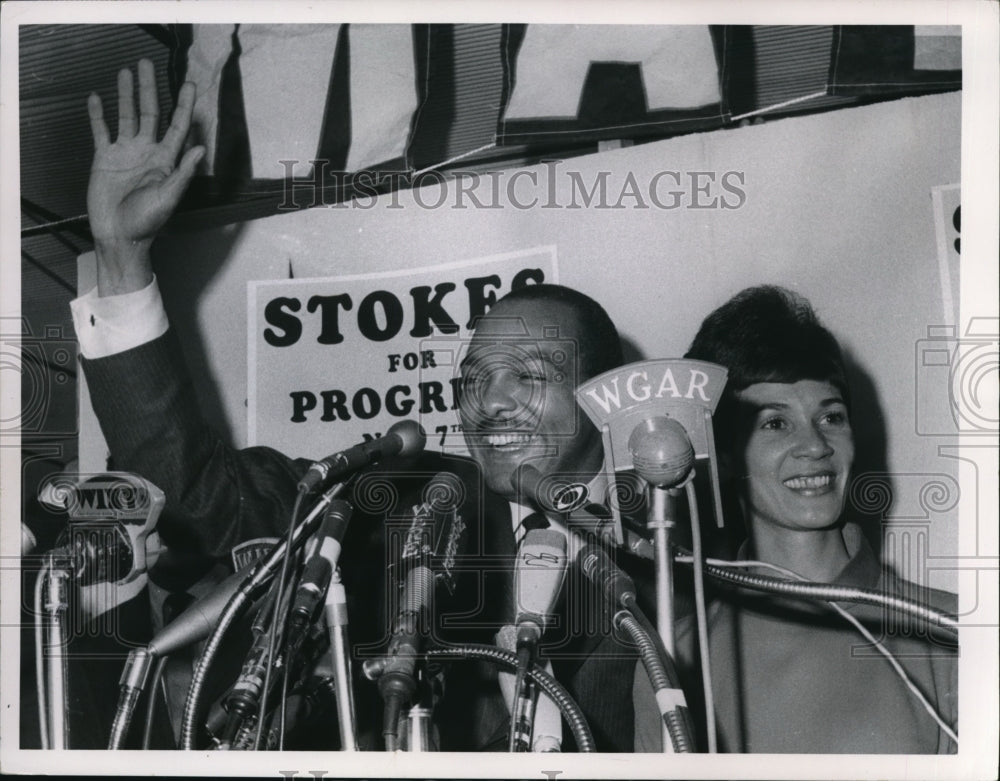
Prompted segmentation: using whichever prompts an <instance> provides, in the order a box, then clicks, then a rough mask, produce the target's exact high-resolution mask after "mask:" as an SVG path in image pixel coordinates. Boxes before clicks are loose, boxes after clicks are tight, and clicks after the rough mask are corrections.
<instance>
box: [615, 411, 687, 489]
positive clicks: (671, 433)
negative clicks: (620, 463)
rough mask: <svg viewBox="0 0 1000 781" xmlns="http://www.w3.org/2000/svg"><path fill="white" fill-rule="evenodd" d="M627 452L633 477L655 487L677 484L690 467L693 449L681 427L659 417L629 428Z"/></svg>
mask: <svg viewBox="0 0 1000 781" xmlns="http://www.w3.org/2000/svg"><path fill="white" fill-rule="evenodd" d="M628 449H629V453H631V454H632V465H633V466H634V467H635V471H636V474H638V475H639V477H641V478H642V479H643V480H645V481H647V482H648V483H650V484H651V485H655V486H657V487H658V488H670V487H672V486H675V485H677V484H678V483H680V482H681V481H682V480H684V478H685V477H687V475H688V472H690V471H691V467H692V466H694V448H693V447H692V446H691V440H690V438H689V437H688V435H687V431H685V430H684V426H682V425H681V424H680V423H678V422H677V421H676V420H674V419H673V418H668V417H666V416H665V415H659V416H657V417H655V418H648V419H647V420H644V421H642V423H640V424H639V425H638V426H636V427H635V428H634V429H632V434H631V435H630V436H629V438H628Z"/></svg>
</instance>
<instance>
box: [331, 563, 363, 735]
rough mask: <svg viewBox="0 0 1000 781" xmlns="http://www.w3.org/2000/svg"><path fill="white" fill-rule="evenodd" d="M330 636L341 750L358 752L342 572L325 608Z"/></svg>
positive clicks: (337, 573)
mask: <svg viewBox="0 0 1000 781" xmlns="http://www.w3.org/2000/svg"><path fill="white" fill-rule="evenodd" d="M323 615H324V617H325V618H326V627H327V632H329V634H330V657H331V659H332V662H333V682H334V690H335V692H336V697H337V723H338V725H339V727H340V750H341V751H357V750H358V738H357V728H356V717H355V715H354V714H355V712H354V690H353V688H352V687H351V681H352V680H353V679H352V677H351V657H350V654H349V652H348V649H349V648H350V644H349V643H348V641H347V595H346V592H345V591H344V584H343V583H341V582H340V571H339V570H334V572H333V578H332V580H331V581H330V588H329V589H328V590H327V592H326V600H325V602H324V604H323Z"/></svg>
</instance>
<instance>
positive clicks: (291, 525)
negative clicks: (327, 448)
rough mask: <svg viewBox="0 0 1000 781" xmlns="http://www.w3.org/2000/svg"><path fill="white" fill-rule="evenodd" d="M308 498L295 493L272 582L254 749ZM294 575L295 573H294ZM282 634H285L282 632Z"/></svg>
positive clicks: (263, 717)
mask: <svg viewBox="0 0 1000 781" xmlns="http://www.w3.org/2000/svg"><path fill="white" fill-rule="evenodd" d="M305 498H306V491H305V490H304V489H301V488H300V489H299V490H298V491H296V494H295V504H294V505H293V506H292V517H291V518H290V519H289V522H288V536H287V537H286V540H285V555H284V556H283V557H282V560H281V573H280V575H279V576H278V578H277V581H276V582H275V583H274V584H272V586H271V588H272V589H276V590H275V596H274V606H275V609H274V615H273V616H272V617H271V629H270V633H269V635H268V639H267V655H266V657H265V658H266V659H267V664H266V666H265V668H264V688H263V689H262V690H261V694H260V707H259V708H258V710H257V733H256V735H255V737H254V742H253V748H254V751H259V750H260V744H261V740H262V739H263V737H264V722H265V721H266V720H267V699H268V694H269V693H270V687H271V670H272V668H273V667H274V661H275V654H276V652H277V650H278V626H279V624H280V625H282V628H283V627H284V620H285V618H286V617H287V611H286V610H285V608H286V605H285V604H284V603H285V597H286V584H287V580H288V578H289V570H290V568H291V561H292V538H293V536H294V533H295V524H296V522H297V521H298V519H299V512H301V509H302V502H303V501H304V500H305ZM293 576H294V573H293ZM288 593H289V594H290V593H292V589H288ZM282 634H284V633H283V632H282Z"/></svg>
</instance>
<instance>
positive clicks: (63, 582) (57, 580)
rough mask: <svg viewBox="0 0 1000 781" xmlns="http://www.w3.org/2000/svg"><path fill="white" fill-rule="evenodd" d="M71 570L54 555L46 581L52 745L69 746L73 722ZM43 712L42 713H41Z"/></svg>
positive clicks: (48, 703) (59, 747) (47, 676)
mask: <svg viewBox="0 0 1000 781" xmlns="http://www.w3.org/2000/svg"><path fill="white" fill-rule="evenodd" d="M68 581H69V572H68V571H67V570H66V569H65V568H64V567H62V566H57V564H56V560H55V557H54V556H53V557H51V558H50V565H49V568H48V572H47V578H46V582H45V612H46V614H47V615H46V629H47V632H46V638H45V639H46V642H45V652H46V653H45V657H46V665H45V675H46V678H47V679H48V685H47V687H46V688H47V689H48V700H47V703H46V711H47V714H46V716H45V718H47V723H48V733H49V740H50V741H51V745H50V748H54V749H65V748H69V722H68V721H67V720H66V713H67V711H68V709H69V700H68V693H67V691H66V678H67V676H66V662H67V659H66V648H65V645H66V638H65V633H64V631H63V630H64V627H63V621H64V619H65V616H66V611H67V610H68V608H69V602H68V597H67V582H68ZM39 715H40V716H41V714H39Z"/></svg>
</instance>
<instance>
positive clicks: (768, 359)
mask: <svg viewBox="0 0 1000 781" xmlns="http://www.w3.org/2000/svg"><path fill="white" fill-rule="evenodd" d="M685 357H687V358H692V359H697V360H700V361H710V362H711V363H717V364H719V365H720V366H724V367H725V368H726V369H727V370H728V371H729V377H728V380H727V382H726V395H731V394H733V393H735V392H736V391H741V390H744V389H745V388H748V387H750V386H751V385H754V384H756V383H759V382H787V383H793V382H798V381H799V380H819V381H821V382H829V383H830V384H831V385H833V386H834V387H835V388H837V390H839V391H840V392H841V394H843V397H844V401H845V403H848V404H849V399H848V395H849V389H848V385H847V373H846V371H845V369H844V359H843V356H842V355H841V352H840V345H838V344H837V340H836V339H835V338H834V336H833V334H832V333H830V332H829V331H828V330H827V329H826V328H824V327H823V325H822V324H821V323H820V322H819V319H818V318H817V317H816V313H815V312H814V311H813V308H812V305H811V304H810V303H809V301H808V300H807V299H806V298H804V297H803V296H800V295H799V294H797V293H793V292H792V291H790V290H786V289H785V288H782V287H777V286H774V285H762V286H759V287H751V288H747V289H746V290H743V291H741V292H739V293H737V294H736V295H735V296H733V297H732V298H731V299H729V300H728V301H727V302H726V303H724V304H723V305H722V306H720V307H719V308H718V309H716V310H715V311H714V312H712V313H711V314H710V315H709V316H708V317H706V318H705V320H704V321H703V322H702V324H701V328H699V329H698V333H697V334H696V335H695V337H694V341H693V342H691V347H690V348H689V349H688V351H687V355H686V356H685Z"/></svg>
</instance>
